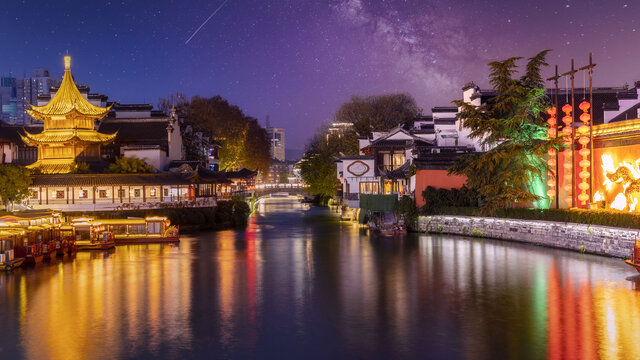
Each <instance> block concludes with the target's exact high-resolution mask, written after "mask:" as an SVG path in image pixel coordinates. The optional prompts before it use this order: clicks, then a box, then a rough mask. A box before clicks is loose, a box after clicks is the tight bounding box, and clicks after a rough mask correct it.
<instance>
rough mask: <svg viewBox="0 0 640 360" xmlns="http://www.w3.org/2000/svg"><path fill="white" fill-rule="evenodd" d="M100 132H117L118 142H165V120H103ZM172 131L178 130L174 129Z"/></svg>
mask: <svg viewBox="0 0 640 360" xmlns="http://www.w3.org/2000/svg"><path fill="white" fill-rule="evenodd" d="M99 131H100V132H103V133H114V132H116V131H117V132H118V137H117V138H116V140H115V141H116V142H118V143H129V142H135V143H144V144H148V143H153V144H160V145H166V144H167V141H168V139H167V122H166V121H131V122H110V121H103V122H102V123H101V124H100V128H99ZM174 131H180V130H178V129H175V130H174Z"/></svg>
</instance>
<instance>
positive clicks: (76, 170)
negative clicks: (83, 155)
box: [71, 161, 91, 174]
mask: <svg viewBox="0 0 640 360" xmlns="http://www.w3.org/2000/svg"><path fill="white" fill-rule="evenodd" d="M71 173H72V174H90V173H91V169H90V168H89V164H87V163H86V162H84V161H74V163H73V165H72V167H71Z"/></svg>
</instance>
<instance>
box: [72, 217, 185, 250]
mask: <svg viewBox="0 0 640 360" xmlns="http://www.w3.org/2000/svg"><path fill="white" fill-rule="evenodd" d="M81 220H82V221H84V222H89V223H93V224H97V223H99V224H100V225H101V226H104V227H105V231H107V232H110V233H112V234H113V238H114V241H115V243H116V244H146V243H166V242H168V243H175V242H179V241H180V232H179V228H178V227H177V226H174V225H171V222H170V221H169V219H167V218H166V217H163V216H152V217H147V218H129V219H98V220H94V219H88V218H83V219H81ZM72 223H77V221H76V220H73V221H72Z"/></svg>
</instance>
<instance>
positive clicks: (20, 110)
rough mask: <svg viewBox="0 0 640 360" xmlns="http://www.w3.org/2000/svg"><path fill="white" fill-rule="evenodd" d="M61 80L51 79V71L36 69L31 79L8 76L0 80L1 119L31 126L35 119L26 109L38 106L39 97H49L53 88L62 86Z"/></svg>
mask: <svg viewBox="0 0 640 360" xmlns="http://www.w3.org/2000/svg"><path fill="white" fill-rule="evenodd" d="M60 82H61V80H60V79H56V78H53V77H51V75H50V73H49V69H45V68H36V69H33V70H32V71H31V77H27V76H26V74H25V76H24V77H22V78H15V77H13V76H6V77H1V78H0V106H1V109H0V110H1V111H2V113H1V114H0V119H2V120H3V121H4V122H6V123H8V124H15V125H29V124H31V123H32V122H33V119H31V117H29V115H27V113H26V111H25V108H27V107H28V105H29V104H33V105H35V104H37V102H38V96H39V95H48V94H49V91H50V89H51V88H52V87H56V86H59V85H60Z"/></svg>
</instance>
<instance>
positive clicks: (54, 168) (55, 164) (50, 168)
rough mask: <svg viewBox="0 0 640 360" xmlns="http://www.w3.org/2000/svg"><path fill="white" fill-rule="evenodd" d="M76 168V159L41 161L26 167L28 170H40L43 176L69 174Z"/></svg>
mask: <svg viewBox="0 0 640 360" xmlns="http://www.w3.org/2000/svg"><path fill="white" fill-rule="evenodd" d="M75 167H76V162H75V160H74V159H41V160H38V161H36V162H34V163H33V164H31V165H27V166H26V168H27V169H38V170H39V171H40V173H42V174H67V173H70V172H71V171H73V170H74V169H75Z"/></svg>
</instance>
